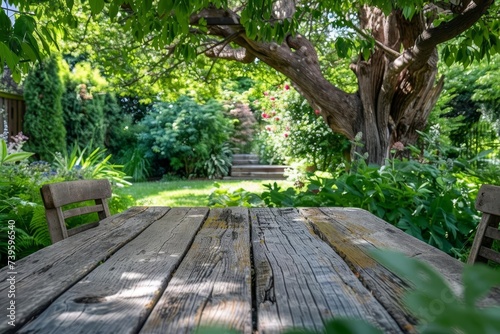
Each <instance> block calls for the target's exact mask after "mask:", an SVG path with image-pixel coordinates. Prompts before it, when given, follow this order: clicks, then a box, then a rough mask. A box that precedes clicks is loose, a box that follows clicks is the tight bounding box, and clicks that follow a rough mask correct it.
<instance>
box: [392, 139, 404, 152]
mask: <svg viewBox="0 0 500 334" xmlns="http://www.w3.org/2000/svg"><path fill="white" fill-rule="evenodd" d="M392 148H393V149H395V150H396V151H404V149H405V145H404V144H403V143H402V142H400V141H397V142H395V143H394V144H393V145H392Z"/></svg>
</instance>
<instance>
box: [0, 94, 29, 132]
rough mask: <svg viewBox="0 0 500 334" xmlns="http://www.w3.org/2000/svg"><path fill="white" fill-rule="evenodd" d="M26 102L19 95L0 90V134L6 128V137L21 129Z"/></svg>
mask: <svg viewBox="0 0 500 334" xmlns="http://www.w3.org/2000/svg"><path fill="white" fill-rule="evenodd" d="M25 112H26V104H25V103H24V100H23V97H22V96H20V95H14V94H7V93H2V92H0V135H2V134H4V133H5V132H6V129H5V126H7V129H8V138H7V140H10V137H11V136H15V135H17V134H18V133H19V132H21V131H23V120H24V114H25Z"/></svg>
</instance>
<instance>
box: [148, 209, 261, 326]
mask: <svg viewBox="0 0 500 334" xmlns="http://www.w3.org/2000/svg"><path fill="white" fill-rule="evenodd" d="M198 325H212V326H214V325H218V326H224V327H227V328H232V329H235V330H237V331H238V332H240V333H249V334H250V333H252V297H251V265H250V231H249V225H248V210H247V209H245V208H228V209H212V210H211V211H210V216H209V217H208V219H207V221H206V222H205V224H204V225H203V227H202V229H201V230H200V232H199V233H198V235H197V236H196V239H195V240H194V242H193V245H192V247H191V249H190V250H189V252H188V253H187V255H186V257H185V259H184V261H183V262H182V264H181V265H180V266H179V268H178V269H177V271H176V272H175V274H174V276H173V278H172V280H171V281H170V283H169V284H168V287H167V289H166V290H165V292H164V294H163V296H162V297H161V299H160V301H159V302H158V304H157V305H156V307H155V308H154V310H153V312H152V313H151V316H150V317H149V318H148V320H147V322H146V324H145V325H144V327H143V328H142V330H141V333H162V334H163V333H176V334H178V333H191V332H193V331H194V330H195V328H196V327H197V326H198Z"/></svg>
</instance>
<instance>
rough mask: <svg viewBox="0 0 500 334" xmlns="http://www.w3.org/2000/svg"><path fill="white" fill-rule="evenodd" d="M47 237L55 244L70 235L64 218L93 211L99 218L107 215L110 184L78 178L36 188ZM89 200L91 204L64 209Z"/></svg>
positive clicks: (106, 181)
mask: <svg viewBox="0 0 500 334" xmlns="http://www.w3.org/2000/svg"><path fill="white" fill-rule="evenodd" d="M40 193H41V195H42V199H43V204H44V207H45V216H46V217H47V224H48V227H49V233H50V239H51V240H52V243H56V242H58V241H61V240H63V239H66V238H67V237H68V236H70V235H72V234H75V233H76V232H79V230H75V231H73V232H72V233H71V234H70V233H68V231H67V230H66V223H65V219H66V218H69V217H74V216H79V215H83V214H87V213H92V212H97V215H98V217H99V220H102V219H104V218H106V217H109V216H110V215H111V214H110V212H109V207H108V202H107V198H109V197H111V184H110V183H109V181H108V180H107V179H102V180H78V181H66V182H58V183H50V184H45V185H43V186H42V187H41V188H40ZM88 200H93V201H94V203H95V205H89V206H83V207H78V208H73V209H69V210H64V205H66V204H71V203H81V202H85V201H88Z"/></svg>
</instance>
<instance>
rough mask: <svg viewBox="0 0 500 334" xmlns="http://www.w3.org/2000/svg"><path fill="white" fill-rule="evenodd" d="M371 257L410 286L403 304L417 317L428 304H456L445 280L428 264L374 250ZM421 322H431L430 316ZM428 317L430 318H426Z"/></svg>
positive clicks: (423, 316) (388, 252)
mask: <svg viewBox="0 0 500 334" xmlns="http://www.w3.org/2000/svg"><path fill="white" fill-rule="evenodd" d="M372 255H373V257H374V258H375V259H377V260H378V261H379V262H380V263H381V264H382V265H384V266H385V267H387V268H389V269H390V270H391V271H393V272H394V273H396V274H397V275H398V276H400V277H402V278H404V279H405V280H406V281H408V282H410V283H411V284H412V287H413V290H411V291H410V292H408V293H407V294H406V295H405V303H406V304H407V306H408V307H409V308H410V310H411V311H412V312H413V313H414V314H416V315H418V314H419V312H420V310H422V309H427V308H428V307H429V305H430V304H429V302H430V301H433V300H439V301H440V303H443V305H453V304H456V303H458V298H457V296H456V295H455V294H454V293H453V291H452V290H451V288H450V287H449V285H448V284H447V282H446V281H445V279H444V278H443V277H442V276H441V275H439V274H438V273H437V272H436V271H435V270H434V269H433V268H431V267H430V266H429V265H428V264H426V263H424V262H421V261H418V260H416V259H413V258H409V257H407V256H405V255H403V254H401V253H397V252H393V251H387V250H384V251H381V250H376V251H374V252H372ZM421 316H422V318H423V320H426V321H432V315H426V314H424V315H422V314H421ZM429 316H430V318H428V317H429Z"/></svg>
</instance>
